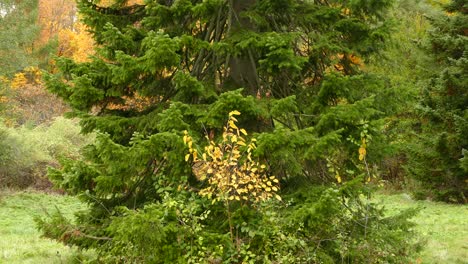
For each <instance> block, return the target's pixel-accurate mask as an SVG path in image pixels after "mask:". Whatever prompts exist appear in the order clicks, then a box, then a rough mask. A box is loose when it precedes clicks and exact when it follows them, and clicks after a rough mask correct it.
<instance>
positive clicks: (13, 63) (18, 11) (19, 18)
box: [0, 0, 39, 77]
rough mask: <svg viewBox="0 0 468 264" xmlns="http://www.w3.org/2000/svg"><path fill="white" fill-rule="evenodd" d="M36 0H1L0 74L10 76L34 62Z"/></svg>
mask: <svg viewBox="0 0 468 264" xmlns="http://www.w3.org/2000/svg"><path fill="white" fill-rule="evenodd" d="M36 20H37V0H21V1H15V0H5V1H2V3H0V75H7V76H9V77H11V76H12V75H13V74H14V73H15V72H17V71H21V70H22V69H24V68H25V67H27V66H33V65H36V64H37V62H36V60H35V57H34V56H32V54H33V53H34V52H35V51H36V46H35V40H36V38H37V36H38V34H39V26H38V25H37V24H36Z"/></svg>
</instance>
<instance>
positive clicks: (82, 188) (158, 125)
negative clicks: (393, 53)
mask: <svg viewBox="0 0 468 264" xmlns="http://www.w3.org/2000/svg"><path fill="white" fill-rule="evenodd" d="M390 4H391V2H390V1H289V0H285V1H277V0H274V1H273V0H271V1H270V0H249V1H231V0H210V1H198V0H192V1H189V0H182V1H161V0H153V1H145V3H144V4H142V3H141V2H136V3H129V2H127V1H121V0H118V1H113V2H112V3H111V4H107V3H106V4H99V1H91V2H90V1H87V0H83V1H79V5H78V6H79V9H80V12H81V14H82V16H83V23H84V24H85V25H86V26H87V27H88V28H89V30H90V32H91V34H92V36H93V39H94V41H95V43H96V47H97V48H96V54H95V55H94V56H93V57H91V58H90V60H89V61H86V62H83V63H76V62H74V61H72V60H70V59H68V58H61V59H59V60H58V61H57V65H58V67H59V69H60V71H59V72H58V73H57V74H55V75H48V76H47V84H48V87H49V89H50V90H51V91H52V92H54V93H55V94H57V95H58V96H60V97H62V98H63V99H64V100H66V101H67V102H68V103H69V104H70V105H71V107H72V113H71V115H73V116H78V117H80V118H81V125H82V128H83V132H85V133H89V132H92V131H99V132H100V134H99V136H98V137H97V141H96V142H95V144H93V145H90V146H88V147H87V148H85V149H84V158H83V160H80V161H64V169H63V170H51V173H50V176H51V178H52V179H53V180H54V181H55V182H56V183H57V185H58V186H59V187H61V188H63V189H65V190H67V191H68V192H70V193H73V194H79V195H80V196H81V197H82V198H83V199H84V200H85V201H86V202H88V203H89V205H90V210H89V211H87V212H83V213H82V214H81V215H80V216H79V217H78V218H79V219H78V222H79V224H78V225H72V224H70V223H69V222H67V220H66V219H64V218H63V217H61V216H60V215H55V216H54V217H53V219H51V221H50V222H47V221H46V222H44V221H41V226H42V228H43V230H44V233H45V235H47V236H49V237H54V238H56V239H61V240H62V241H64V242H65V243H68V244H73V245H78V246H80V247H81V248H96V249H97V250H98V251H99V257H100V261H108V262H116V261H117V262H119V261H120V262H126V261H127V262H150V263H151V262H153V263H175V262H180V263H187V262H190V261H193V262H197V263H198V262H203V261H205V262H210V261H212V262H225V263H229V262H230V263H241V262H243V261H245V262H247V261H252V262H259V261H260V262H261V261H266V262H268V261H278V262H284V263H300V262H307V261H309V262H313V261H315V262H319V261H334V260H336V261H338V260H343V259H347V260H349V261H351V262H352V261H356V262H362V261H363V260H366V259H367V260H368V258H370V257H372V258H374V260H375V262H377V261H384V259H385V260H389V259H390V258H389V256H390V255H391V254H387V253H388V252H399V254H398V256H399V257H401V258H402V259H404V258H406V257H407V256H408V255H409V254H410V253H409V251H408V249H409V244H411V242H409V241H410V240H407V243H406V242H403V239H402V238H403V237H404V235H402V234H404V233H405V232H406V231H407V230H408V227H409V224H408V222H406V220H407V217H408V215H405V216H399V217H400V218H398V220H395V221H394V222H392V221H393V220H392V221H390V222H391V223H394V224H393V225H391V224H390V222H389V221H387V220H388V219H387V220H386V221H387V222H386V221H383V220H382V216H383V215H382V211H380V210H378V209H376V208H375V207H374V206H373V205H371V204H370V203H366V202H364V201H362V200H361V199H360V197H361V195H362V194H363V193H364V191H363V190H364V189H365V188H364V189H363V188H362V186H361V185H360V183H362V181H363V175H364V174H365V175H366V176H368V175H369V174H370V171H369V170H365V169H364V162H366V165H367V162H374V161H373V159H374V160H377V155H375V157H374V156H373V153H378V149H373V146H374V145H373V142H374V141H378V140H379V137H378V133H376V131H377V130H378V129H380V127H381V118H382V117H385V115H386V114H387V113H388V109H386V108H385V106H384V105H383V104H380V103H379V102H382V101H384V98H383V97H382V94H381V91H382V89H383V88H387V89H391V88H390V87H387V86H385V83H384V82H382V81H380V80H379V79H378V78H377V76H374V75H372V74H370V73H365V72H363V71H362V70H361V66H362V64H363V61H364V59H366V58H368V57H369V56H370V55H371V54H373V53H374V52H375V51H376V50H377V49H379V48H380V47H382V45H383V43H384V40H385V38H386V37H387V36H388V35H387V33H388V25H387V24H386V23H384V22H383V21H384V16H385V13H386V10H387V8H388V7H389V6H390ZM233 110H239V111H240V112H241V113H242V115H241V116H240V117H239V120H238V121H239V123H238V125H239V126H241V127H245V128H246V130H247V131H249V132H250V131H251V132H253V133H251V134H254V135H255V137H256V138H258V144H257V149H256V151H255V153H254V154H252V158H254V159H258V160H259V161H261V163H262V164H264V163H266V164H267V166H266V168H265V169H268V172H269V174H271V175H275V176H277V177H278V178H279V179H280V181H281V184H282V186H281V190H282V191H283V192H284V193H286V194H287V193H289V194H290V195H291V197H290V198H291V200H290V201H291V209H289V208H287V207H282V206H281V205H280V204H279V203H278V202H277V203H276V204H275V203H273V202H271V201H270V203H268V202H267V203H263V204H261V205H259V206H258V207H257V208H253V207H246V206H243V204H242V203H241V202H240V201H239V202H237V201H233V203H232V204H231V203H230V202H229V206H231V205H232V208H231V207H230V210H227V211H228V212H229V213H232V216H229V217H228V216H227V215H226V210H223V208H220V207H219V205H217V204H214V205H213V204H211V201H209V200H207V199H206V198H203V197H200V196H199V195H198V194H197V193H198V192H197V191H196V190H199V189H205V187H206V182H203V181H199V179H197V177H195V174H196V173H195V171H196V170H197V163H187V162H186V161H185V160H184V157H185V154H186V148H185V145H184V141H183V140H182V139H183V136H184V132H183V131H185V130H187V131H188V133H189V134H190V135H191V137H192V139H193V140H192V141H191V142H192V144H193V145H192V146H191V147H192V148H193V149H197V148H200V149H203V147H204V146H205V145H206V144H207V143H206V142H205V141H204V140H202V139H203V138H204V137H205V136H206V137H208V139H210V141H213V142H219V141H220V139H219V137H220V135H222V131H223V125H224V124H225V122H226V116H228V113H229V112H231V111H233ZM246 140H248V139H246ZM359 149H361V158H360V157H359V155H358V153H359V152H358V151H359ZM362 149H364V150H365V151H366V152H367V154H363V153H362ZM232 166H233V167H236V166H234V165H232ZM366 178H367V179H370V177H366ZM344 180H352V181H351V182H350V183H349V184H346V185H344V186H343V187H342V188H333V187H330V188H329V189H324V188H323V187H319V188H318V189H316V187H313V186H312V185H311V183H321V184H323V183H328V184H329V183H330V182H336V181H339V182H341V181H344ZM298 182H301V183H307V184H297V183H298ZM301 187H304V189H301ZM312 189H315V190H317V191H312ZM366 193H367V192H366ZM311 208H313V209H311ZM283 209H284V210H283ZM284 217H287V219H283V218H284ZM229 219H232V221H233V222H232V223H228V222H229ZM282 219H283V220H284V221H282ZM369 219H372V221H369ZM330 222H332V223H334V224H333V225H332V226H329V227H327V228H326V226H327V225H329V223H330ZM335 223H336V224H335ZM262 226H265V227H276V228H261V227H262ZM128 227H132V228H128ZM230 227H232V228H235V230H230ZM380 227H381V228H380ZM154 228H156V229H154ZM379 228H380V229H379ZM155 230H158V231H157V232H155ZM255 230H258V232H257V231H255ZM297 230H304V231H301V232H296V231H297ZM347 230H348V231H347ZM349 230H351V231H349ZM378 230H386V231H385V232H388V233H386V235H383V236H382V234H383V233H385V232H383V233H382V232H380V231H378ZM234 233H236V234H237V235H236V239H230V236H234V235H233V234H234ZM388 234H394V236H387V235H388ZM314 235H315V236H316V237H314ZM327 237H336V240H335V239H332V240H328V239H327ZM384 237H387V238H388V240H387V239H383V238H384ZM390 240H391V243H390V242H389V241H390ZM220 241H221V242H220ZM325 241H327V242H325ZM382 241H385V242H384V243H382ZM361 242H362V243H361ZM387 242H389V243H387ZM220 244H221V245H220ZM363 244H365V245H366V248H367V249H368V250H359V248H357V246H356V245H363ZM384 244H385V245H384ZM181 245H182V246H181ZM304 245H305V246H304ZM388 245H390V246H389V247H386V246H388ZM341 246H345V247H348V248H352V249H353V250H350V251H340V248H341ZM311 250H313V252H312V251H311ZM350 252H353V253H350ZM197 258H198V259H197Z"/></svg>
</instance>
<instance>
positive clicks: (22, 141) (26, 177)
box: [0, 117, 91, 188]
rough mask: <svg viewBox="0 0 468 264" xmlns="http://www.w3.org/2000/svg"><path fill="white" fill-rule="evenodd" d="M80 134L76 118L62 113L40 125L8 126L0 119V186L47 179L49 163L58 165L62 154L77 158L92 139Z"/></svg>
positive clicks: (26, 184) (20, 184)
mask: <svg viewBox="0 0 468 264" xmlns="http://www.w3.org/2000/svg"><path fill="white" fill-rule="evenodd" d="M90 140H91V137H90V136H83V135H80V128H79V126H78V124H77V122H76V121H75V120H69V119H65V118H62V117H59V118H56V119H55V120H54V121H53V122H52V123H50V124H48V125H47V124H44V125H41V126H37V127H27V126H21V127H7V126H5V125H4V124H3V123H0V187H19V188H25V187H28V186H32V185H36V184H39V185H40V184H43V183H45V172H46V168H47V166H53V167H57V166H58V164H59V163H58V160H59V159H60V158H62V157H67V158H72V159H76V158H77V157H78V156H79V149H80V148H81V147H82V146H83V145H85V144H87V143H88V142H90Z"/></svg>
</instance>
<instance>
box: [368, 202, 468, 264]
mask: <svg viewBox="0 0 468 264" xmlns="http://www.w3.org/2000/svg"><path fill="white" fill-rule="evenodd" d="M377 200H380V201H381V202H383V203H384V204H385V207H386V208H387V209H388V210H389V213H392V212H396V211H398V210H401V209H404V208H408V207H421V208H422V210H421V212H420V213H419V214H418V215H417V216H416V217H415V218H414V219H413V221H414V222H415V223H417V226H416V229H417V231H418V232H419V233H420V234H421V235H422V236H423V238H424V239H425V240H426V245H425V248H424V250H423V251H422V252H421V254H420V256H419V258H418V259H417V260H416V261H415V262H416V263H423V264H426V263H428V264H436V263H437V264H439V263H440V264H446V263H447V264H448V263H450V264H466V263H468V206H466V205H450V204H445V203H435V202H430V201H414V200H413V199H411V197H410V196H409V195H407V194H394V195H379V196H378V197H377Z"/></svg>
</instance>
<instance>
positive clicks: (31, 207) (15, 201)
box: [0, 191, 84, 264]
mask: <svg viewBox="0 0 468 264" xmlns="http://www.w3.org/2000/svg"><path fill="white" fill-rule="evenodd" d="M55 207H57V208H59V209H60V210H61V211H62V212H63V213H64V214H65V215H67V216H72V214H73V212H75V211H77V210H80V209H84V205H83V204H82V203H80V202H79V201H78V200H77V199H76V198H74V197H70V196H61V195H53V194H44V193H37V192H31V191H26V192H16V193H14V192H9V191H0V263H34V264H36V263H73V262H79V261H78V260H79V258H81V257H82V256H81V253H79V252H78V251H76V250H73V249H71V248H69V247H67V246H64V245H62V244H60V243H57V242H55V241H52V240H50V239H46V238H41V237H40V233H39V231H38V230H37V229H36V224H35V222H34V220H33V219H34V217H35V216H38V215H45V210H49V211H52V210H55ZM74 260H76V261H74Z"/></svg>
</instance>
